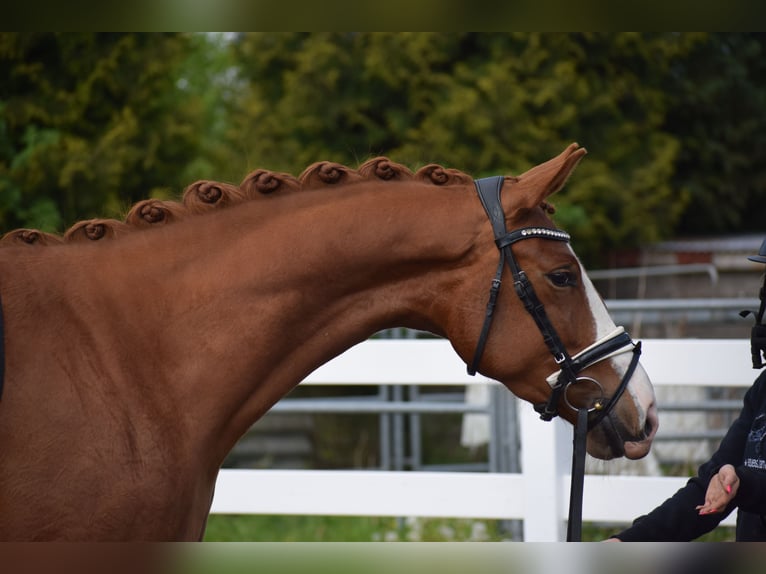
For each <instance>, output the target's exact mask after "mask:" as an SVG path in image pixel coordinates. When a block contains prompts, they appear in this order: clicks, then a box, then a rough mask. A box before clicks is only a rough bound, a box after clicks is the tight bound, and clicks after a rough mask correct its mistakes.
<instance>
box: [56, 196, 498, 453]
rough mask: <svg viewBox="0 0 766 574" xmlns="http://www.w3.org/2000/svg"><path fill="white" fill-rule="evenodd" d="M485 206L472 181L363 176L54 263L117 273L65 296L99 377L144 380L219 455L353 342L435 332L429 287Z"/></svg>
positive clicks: (71, 285)
mask: <svg viewBox="0 0 766 574" xmlns="http://www.w3.org/2000/svg"><path fill="white" fill-rule="evenodd" d="M447 197H449V199H446V198H447ZM480 210H481V207H480V205H479V203H478V201H477V199H476V197H475V195H473V194H471V193H470V190H468V189H464V188H460V189H458V188H448V189H441V188H436V187H434V186H431V185H424V184H415V183H414V182H413V183H410V184H381V185H379V186H378V187H377V188H376V187H375V186H373V185H370V184H367V185H363V184H360V185H357V186H353V187H352V186H348V187H347V188H338V189H326V190H317V191H310V192H301V193H298V194H295V195H294V196H292V197H289V196H286V197H284V198H275V199H273V200H272V199H270V198H269V199H268V200H263V201H253V202H250V203H246V204H243V205H239V206H236V207H231V208H227V209H225V210H221V211H220V212H217V213H214V214H209V215H205V216H199V217H195V218H191V219H189V220H186V221H184V222H181V223H176V224H173V225H170V226H167V227H165V228H163V229H158V230H149V231H146V232H137V233H134V234H132V235H129V236H126V237H124V238H120V239H119V240H115V241H114V242H112V243H110V244H108V245H107V244H104V245H90V246H88V251H87V255H82V253H85V248H83V250H81V252H80V253H77V252H76V251H77V250H76V248H75V247H74V246H64V247H62V248H56V249H58V250H60V252H61V258H60V259H59V261H64V260H65V259H66V258H65V257H64V254H65V253H66V250H67V249H70V250H71V251H72V252H73V255H72V257H73V258H74V259H73V261H70V262H69V264H68V265H64V267H68V266H69V267H71V268H78V267H79V268H82V266H86V267H89V268H91V269H96V268H98V267H101V268H102V269H107V270H108V272H107V273H106V274H104V273H102V274H101V277H102V278H101V280H100V283H99V285H98V288H97V289H94V288H93V286H90V287H87V288H86V286H85V285H78V280H77V279H76V278H75V277H70V278H69V279H68V281H67V282H66V285H67V287H66V290H67V293H69V295H65V296H64V298H65V299H66V298H69V301H68V303H67V305H69V306H71V307H72V313H71V317H74V316H78V319H77V324H78V325H79V328H82V327H83V326H85V327H86V328H88V329H91V330H93V331H94V332H93V333H92V334H91V335H89V337H88V340H90V341H94V342H95V341H99V343H98V344H94V348H93V349H91V351H92V352H98V351H99V350H100V351H102V353H103V355H104V356H103V357H101V360H102V361H104V362H105V363H107V366H105V367H104V368H103V372H106V373H111V374H112V375H113V376H114V378H115V379H114V381H113V384H115V385H118V386H119V385H125V386H129V387H130V388H136V387H140V388H142V389H145V390H146V392H147V393H148V394H149V396H147V397H146V398H145V399H144V400H146V401H154V403H155V407H154V408H157V407H156V404H157V403H158V402H159V403H162V402H163V401H164V402H166V403H167V404H168V409H167V411H168V412H169V413H173V415H174V416H182V417H183V418H184V422H185V425H184V426H185V428H186V429H190V430H189V431H188V432H205V433H207V436H206V437H202V440H207V441H208V445H209V448H211V450H212V452H215V453H216V455H215V459H216V460H215V461H214V464H218V463H220V461H221V460H222V458H223V456H225V454H226V452H228V450H229V449H230V447H231V446H233V444H234V442H235V441H236V439H237V438H238V437H239V436H240V435H241V434H242V433H243V432H244V431H245V430H246V429H247V428H249V426H250V425H252V423H253V422H254V421H255V420H257V419H258V418H259V417H260V416H261V415H262V414H263V413H264V412H265V411H266V410H268V409H269V408H270V407H271V406H272V405H273V404H274V403H275V402H276V401H277V400H279V399H280V398H281V397H282V396H284V395H285V394H286V393H287V392H289V391H290V390H291V389H292V388H293V387H294V386H295V385H296V384H297V383H299V382H300V381H301V380H302V379H303V378H304V377H305V376H306V375H307V374H308V373H310V372H311V371H312V370H314V369H315V368H316V367H318V366H319V365H321V364H323V363H324V362H326V361H327V360H329V359H330V358H332V357H333V356H335V355H337V354H339V353H340V352H342V351H343V350H345V349H347V348H348V347H350V346H352V345H353V344H355V343H357V342H359V341H362V340H364V339H365V338H367V337H369V336H370V335H372V334H373V333H375V332H376V331H378V330H380V329H383V328H388V327H393V326H409V327H415V328H421V329H427V330H430V331H433V332H437V333H440V332H441V330H442V327H441V325H440V324H439V322H438V318H437V317H435V316H434V315H433V314H432V313H431V307H432V306H433V305H432V301H433V297H434V294H436V293H439V292H440V291H442V290H444V289H445V288H446V284H445V283H444V281H446V280H447V279H446V278H447V276H448V275H449V273H446V272H447V271H448V270H450V269H451V268H453V267H454V266H455V265H457V264H458V262H464V261H465V260H466V257H470V252H471V250H472V247H471V246H472V245H473V243H474V240H475V235H476V234H477V232H478V231H479V230H480V228H481V226H486V222H485V221H484V219H483V217H482V214H481V211H480ZM460 214H465V215H463V216H461V215H460ZM468 214H470V215H468ZM461 220H462V221H461ZM62 273H63V270H62ZM94 273H95V272H94ZM91 277H92V276H91V275H90V274H87V273H86V274H85V279H86V280H90V278H91ZM53 284H62V289H64V288H65V287H64V286H63V283H62V282H56V281H53V282H52V283H51V285H53ZM57 298H59V299H60V298H61V297H57ZM115 324H119V325H120V326H121V328H120V329H119V330H117V329H115V328H114V326H115ZM74 338H76V337H74ZM106 341H108V342H106ZM128 347H131V348H130V349H129V348H128ZM109 353H112V356H108V354H109ZM121 357H122V358H123V359H122V361H123V362H122V363H117V364H115V363H114V362H115V361H119V360H120V358H121ZM126 357H127V359H126ZM131 357H132V358H131ZM94 360H96V359H94V358H93V357H91V359H90V361H89V362H92V361H94ZM126 362H127V364H126ZM125 366H127V367H129V368H128V369H127V371H126V370H125V369H124V368H123V367H125ZM155 383H156V384H155ZM151 389H156V390H157V391H158V392H157V393H156V396H152V395H153V393H152V390H151ZM170 397H172V399H171V398H170ZM200 421H205V423H204V424H200ZM191 429H195V430H194V431H191ZM211 443H212V444H211ZM203 444H204V443H203ZM211 464H213V463H211Z"/></svg>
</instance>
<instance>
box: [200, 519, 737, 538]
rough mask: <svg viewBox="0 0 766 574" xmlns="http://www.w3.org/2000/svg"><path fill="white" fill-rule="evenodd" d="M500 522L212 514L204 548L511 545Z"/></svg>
mask: <svg viewBox="0 0 766 574" xmlns="http://www.w3.org/2000/svg"><path fill="white" fill-rule="evenodd" d="M620 529H621V527H620V526H604V525H597V524H591V523H586V524H584V525H583V541H586V542H598V541H600V540H604V539H605V538H608V537H609V536H610V535H612V534H614V533H616V532H619V530H620ZM512 539H513V538H512V537H511V534H510V533H509V532H508V530H507V528H506V527H505V523H503V522H502V521H498V520H468V519H437V518H429V519H421V518H405V519H398V518H391V517H367V516H365V517H351V516H287V515H273V516H272V515H268V516H262V515H234V514H211V515H210V518H209V519H208V525H207V530H206V532H205V541H206V542H483V541H488V542H500V541H508V540H512ZM733 540H734V529H733V528H730V527H723V526H721V527H718V528H717V529H715V530H714V531H713V532H710V533H708V534H706V535H705V536H703V537H701V538H699V541H700V542H728V541H733Z"/></svg>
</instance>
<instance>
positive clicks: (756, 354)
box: [740, 239, 766, 369]
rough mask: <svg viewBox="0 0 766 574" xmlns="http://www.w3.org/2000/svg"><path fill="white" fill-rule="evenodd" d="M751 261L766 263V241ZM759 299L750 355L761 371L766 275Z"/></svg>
mask: <svg viewBox="0 0 766 574" xmlns="http://www.w3.org/2000/svg"><path fill="white" fill-rule="evenodd" d="M748 259H749V260H750V261H754V262H755V263H766V239H764V240H763V243H761V249H760V250H759V251H758V255H751V256H750V257H748ZM758 297H759V298H760V299H761V306H760V308H759V309H758V312H757V313H753V314H754V315H755V325H753V329H752V330H751V331H750V354H751V356H752V360H753V368H754V369H760V368H762V367H764V366H766V362H764V359H766V325H764V324H763V314H764V310H766V275H764V284H763V285H762V286H761V289H760V291H759V292H758ZM750 314H751V311H742V312H741V313H740V315H742V316H743V317H747V316H748V315H750Z"/></svg>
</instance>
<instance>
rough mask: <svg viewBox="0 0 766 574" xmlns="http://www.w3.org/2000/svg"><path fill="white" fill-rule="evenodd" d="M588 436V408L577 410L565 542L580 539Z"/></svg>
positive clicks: (578, 540)
mask: <svg viewBox="0 0 766 574" xmlns="http://www.w3.org/2000/svg"><path fill="white" fill-rule="evenodd" d="M587 437H588V409H579V410H578V411H577V425H576V426H575V429H574V437H573V439H572V481H571V483H570V486H569V520H568V521H567V542H580V541H582V499H583V493H584V491H585V445H586V439H587Z"/></svg>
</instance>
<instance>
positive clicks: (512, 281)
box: [447, 144, 658, 459]
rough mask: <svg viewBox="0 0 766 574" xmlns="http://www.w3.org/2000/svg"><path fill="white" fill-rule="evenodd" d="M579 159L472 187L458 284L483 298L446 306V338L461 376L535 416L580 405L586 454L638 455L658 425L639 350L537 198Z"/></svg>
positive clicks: (572, 154)
mask: <svg viewBox="0 0 766 574" xmlns="http://www.w3.org/2000/svg"><path fill="white" fill-rule="evenodd" d="M585 153H586V151H585V149H584V148H581V147H579V146H577V144H572V145H571V146H569V147H568V148H567V149H566V150H565V151H564V152H563V153H561V154H560V155H559V156H557V157H555V158H553V159H551V160H549V161H547V162H545V163H543V164H541V165H538V166H536V167H534V168H532V169H530V170H529V171H527V172H526V173H524V174H522V175H521V176H519V177H513V178H509V177H506V178H487V179H485V180H478V181H477V182H476V188H477V192H478V198H479V199H480V200H481V201H477V202H476V209H477V210H480V209H481V206H483V208H484V229H483V238H482V240H481V241H480V243H479V244H480V247H479V253H480V255H479V256H477V262H476V263H475V264H474V265H471V266H470V268H466V270H465V271H464V272H465V273H466V275H467V276H468V275H470V276H469V277H468V278H467V280H466V282H465V283H464V284H463V285H464V287H465V288H467V289H470V290H471V292H472V293H477V292H483V293H484V294H485V295H484V297H485V300H484V301H485V302H483V304H484V305H486V307H485V308H486V311H485V313H481V314H477V313H476V311H475V307H473V306H468V307H465V308H463V309H453V312H452V321H451V328H449V329H448V335H447V336H448V337H449V338H450V339H451V340H452V342H453V345H455V348H456V350H457V351H458V353H459V354H461V356H462V357H463V358H464V360H466V362H467V363H468V365H469V372H475V371H476V370H478V371H481V372H482V373H483V374H485V375H487V376H489V377H492V378H494V379H496V380H498V381H500V382H502V383H503V384H505V385H506V386H507V387H508V388H509V389H510V390H511V391H512V392H513V393H514V394H516V395H517V396H519V397H521V398H523V399H526V400H527V401H529V402H531V403H532V404H534V405H535V409H536V410H538V412H540V414H541V418H543V419H544V420H550V419H551V418H553V417H554V416H556V415H560V416H562V417H563V418H565V419H567V420H569V421H570V422H573V423H574V422H575V421H576V420H577V412H578V410H580V409H586V410H587V411H588V413H589V414H588V420H589V423H588V429H589V432H588V452H589V453H590V454H591V455H592V456H594V457H597V458H601V459H610V458H614V457H619V456H623V455H624V456H626V457H628V458H633V459H635V458H641V457H643V456H645V455H646V454H647V453H648V452H649V448H650V446H651V442H652V439H653V437H654V434H655V433H656V430H657V425H658V419H657V412H656V407H655V401H654V391H653V389H652V385H651V382H650V381H649V378H648V376H647V375H646V372H645V371H644V369H643V368H642V367H641V365H640V363H639V362H638V357H639V355H640V344H637V343H635V342H633V341H632V340H631V339H630V337H629V336H628V335H627V333H625V331H624V329H622V328H621V327H617V326H616V325H615V324H614V322H613V321H612V319H611V317H610V315H609V313H608V311H607V309H606V307H605V305H604V302H603V300H602V299H601V297H600V296H599V295H598V293H597V292H596V290H595V288H594V286H593V284H592V283H591V281H590V280H589V279H588V276H587V274H586V272H585V270H584V268H583V266H582V265H581V263H580V261H579V259H578V258H577V256H576V255H575V253H574V251H573V250H572V248H571V246H570V244H569V235H568V234H567V233H566V232H564V231H562V230H559V229H557V228H556V227H555V225H554V224H553V222H552V221H551V219H550V218H549V212H550V211H552V209H551V207H550V205H549V204H548V203H547V201H546V200H547V198H548V197H549V196H550V195H552V194H553V193H555V192H556V191H558V190H559V189H561V188H562V186H563V185H564V183H565V182H566V180H567V178H568V177H569V175H570V174H571V172H572V171H573V170H574V168H575V166H576V165H577V163H578V162H579V161H580V159H581V158H582V157H583V156H584V155H585ZM493 243H494V245H493ZM498 257H499V261H498ZM493 269H494V270H495V271H494V278H493ZM490 280H491V287H490V289H489V296H488V299H487V295H486V293H487V285H488V284H490ZM482 285H483V288H482ZM465 296H467V297H468V296H469V295H468V294H467V293H466V295H465ZM487 300H488V301H489V302H486V301H487ZM519 307H523V308H524V309H525V310H526V313H525V312H523V311H522V310H520V309H519ZM468 309H470V313H473V315H474V316H472V317H469V316H468V315H467V313H466V311H468ZM477 315H478V316H477Z"/></svg>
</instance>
